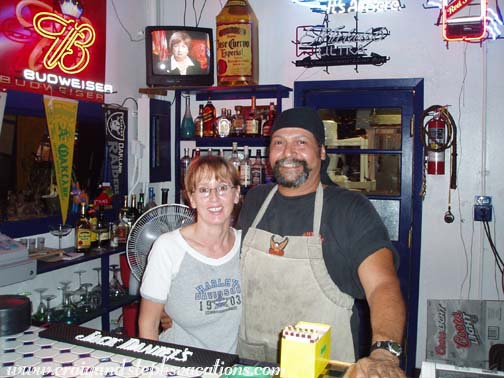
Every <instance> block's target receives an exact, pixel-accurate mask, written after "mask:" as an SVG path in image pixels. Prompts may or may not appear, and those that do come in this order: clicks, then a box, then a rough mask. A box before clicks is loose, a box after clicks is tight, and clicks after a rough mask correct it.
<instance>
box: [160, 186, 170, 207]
mask: <svg viewBox="0 0 504 378" xmlns="http://www.w3.org/2000/svg"><path fill="white" fill-rule="evenodd" d="M169 191H170V189H168V188H161V205H166V204H167V203H168V192H169Z"/></svg>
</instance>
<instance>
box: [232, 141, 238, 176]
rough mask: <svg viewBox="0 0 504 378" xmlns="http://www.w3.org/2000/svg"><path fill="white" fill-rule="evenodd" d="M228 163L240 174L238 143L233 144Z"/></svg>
mask: <svg viewBox="0 0 504 378" xmlns="http://www.w3.org/2000/svg"><path fill="white" fill-rule="evenodd" d="M229 162H230V163H231V164H232V165H233V167H235V168H236V171H237V172H238V173H240V157H239V156H238V142H233V149H232V150H231V157H230V158H229Z"/></svg>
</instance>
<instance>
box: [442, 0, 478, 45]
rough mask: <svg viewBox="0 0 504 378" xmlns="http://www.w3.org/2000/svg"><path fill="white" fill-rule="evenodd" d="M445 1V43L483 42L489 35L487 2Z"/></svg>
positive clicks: (467, 0) (443, 9)
mask: <svg viewBox="0 0 504 378" xmlns="http://www.w3.org/2000/svg"><path fill="white" fill-rule="evenodd" d="M477 1H478V2H477V3H476V2H475V1H474V0H452V1H450V0H443V6H442V11H443V17H442V19H443V38H444V40H445V41H481V40H482V39H484V38H485V37H486V34H487V1H486V0H477Z"/></svg>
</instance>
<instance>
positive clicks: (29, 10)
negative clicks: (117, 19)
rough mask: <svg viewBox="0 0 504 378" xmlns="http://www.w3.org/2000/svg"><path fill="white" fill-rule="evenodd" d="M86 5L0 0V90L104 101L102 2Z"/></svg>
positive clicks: (108, 89)
mask: <svg viewBox="0 0 504 378" xmlns="http://www.w3.org/2000/svg"><path fill="white" fill-rule="evenodd" d="M55 4H56V5H55ZM85 4H86V12H87V14H86V15H87V17H81V16H82V14H83V12H84V9H83V8H82V6H81V4H80V3H79V1H77V0H59V1H52V0H22V1H19V0H2V5H0V23H1V24H3V25H8V28H4V29H3V30H0V88H12V89H17V90H26V91H30V92H38V93H43V94H51V95H57V96H61V97H68V98H75V99H82V100H87V101H96V102H104V94H105V93H112V92H113V87H112V85H110V84H105V83H104V78H105V50H106V46H105V34H106V2H104V1H103V0H87V1H86V3H85ZM58 5H59V9H58ZM13 10H14V11H15V12H13ZM9 16H10V17H9ZM4 36H5V37H4ZM23 63H24V64H23Z"/></svg>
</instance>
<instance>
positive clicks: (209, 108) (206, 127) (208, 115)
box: [203, 98, 215, 138]
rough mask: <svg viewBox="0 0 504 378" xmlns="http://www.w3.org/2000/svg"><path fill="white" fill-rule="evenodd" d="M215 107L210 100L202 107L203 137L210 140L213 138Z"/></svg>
mask: <svg viewBox="0 0 504 378" xmlns="http://www.w3.org/2000/svg"><path fill="white" fill-rule="evenodd" d="M214 121H215V106H213V104H212V101H211V100H210V98H209V99H208V101H207V103H206V104H205V106H204V107H203V136H204V137H205V138H211V137H213V136H214Z"/></svg>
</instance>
